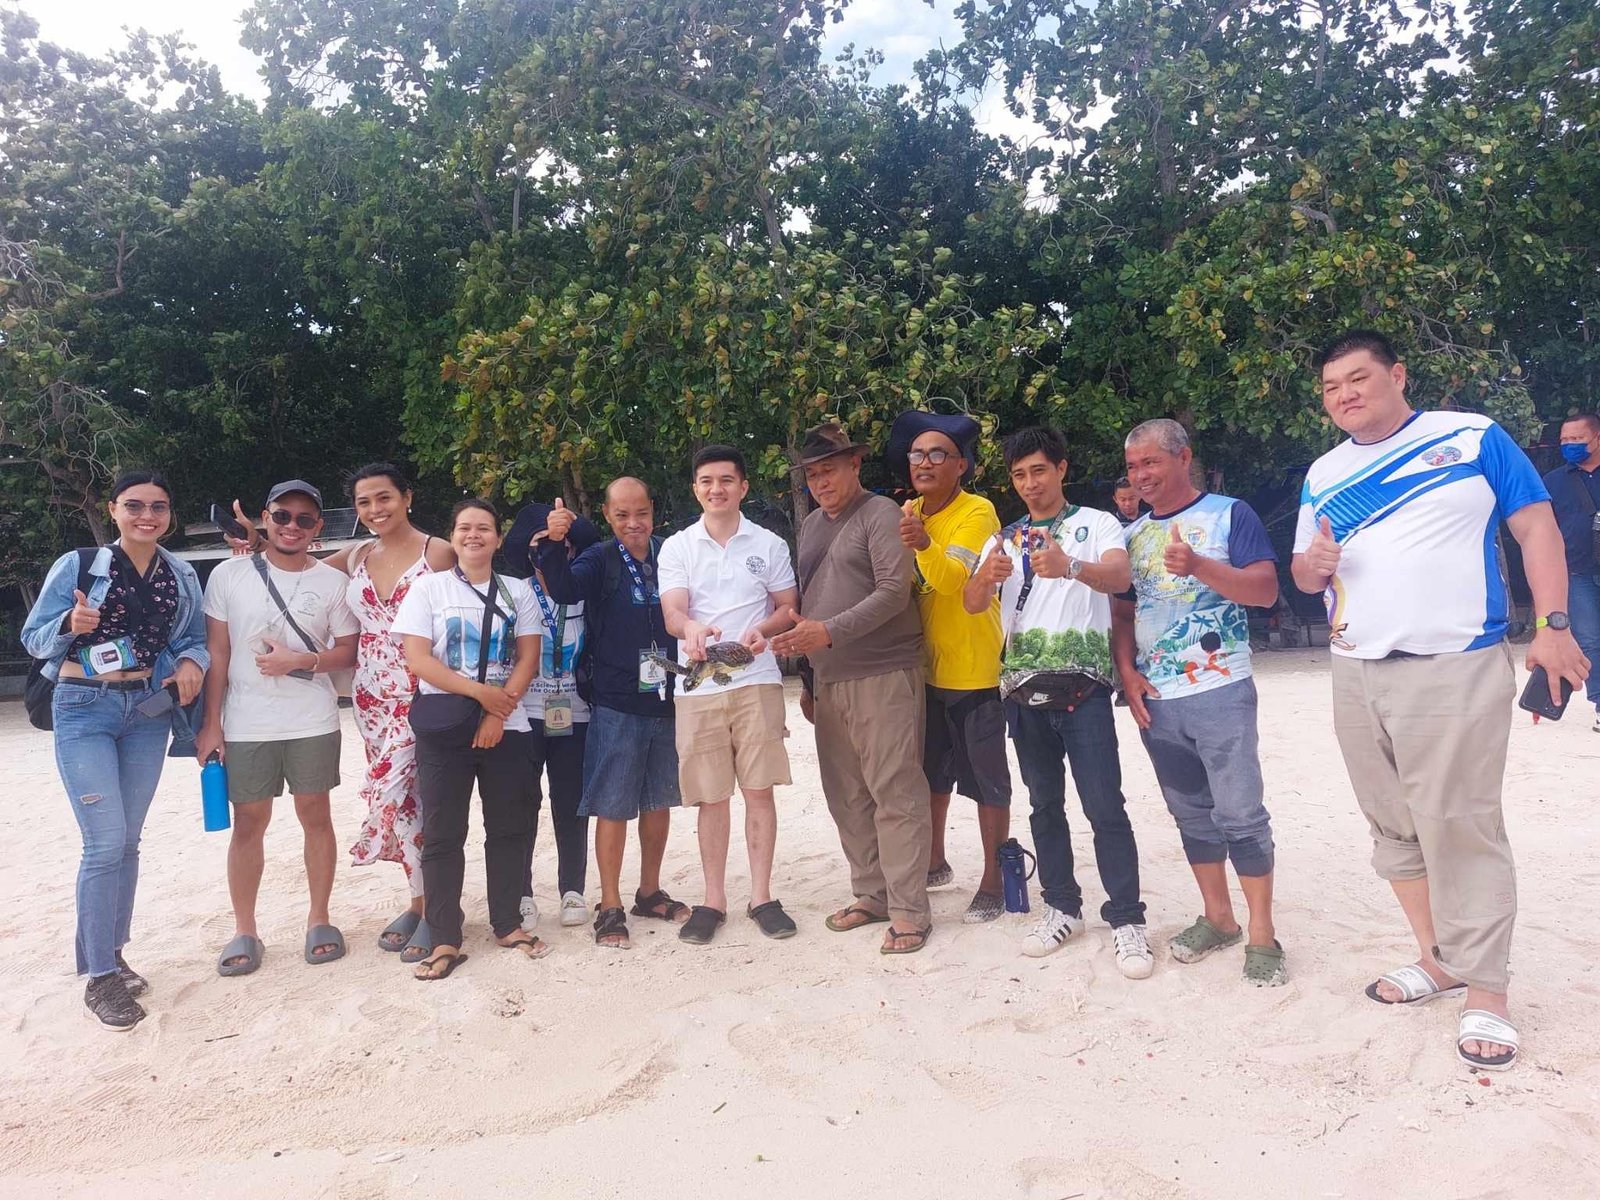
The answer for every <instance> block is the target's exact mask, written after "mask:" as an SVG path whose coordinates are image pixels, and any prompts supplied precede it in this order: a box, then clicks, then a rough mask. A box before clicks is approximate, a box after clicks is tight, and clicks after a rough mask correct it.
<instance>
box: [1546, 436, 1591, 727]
mask: <svg viewBox="0 0 1600 1200" xmlns="http://www.w3.org/2000/svg"><path fill="white" fill-rule="evenodd" d="M1561 457H1562V459H1563V460H1564V461H1563V462H1562V465H1561V466H1559V467H1557V468H1556V469H1555V470H1554V471H1551V472H1550V473H1549V474H1548V475H1546V476H1545V477H1544V486H1545V487H1546V488H1547V489H1548V490H1549V492H1550V503H1551V504H1552V505H1553V506H1554V507H1555V511H1556V524H1557V525H1559V526H1560V527H1561V540H1562V541H1563V542H1564V543H1565V544H1566V547H1567V612H1568V615H1569V616H1570V617H1571V619H1572V636H1573V637H1575V638H1577V639H1578V648H1579V649H1581V650H1582V651H1583V653H1584V654H1585V655H1586V656H1587V657H1588V659H1589V661H1590V662H1600V516H1597V515H1596V510H1597V508H1600V416H1597V415H1595V414H1594V413H1579V414H1578V415H1577V416H1575V417H1568V418H1567V419H1566V420H1565V421H1563V422H1562V423H1561ZM1585 686H1586V687H1587V689H1588V693H1587V694H1588V697H1589V703H1590V704H1593V705H1594V706H1595V717H1594V731H1595V732H1596V733H1600V671H1590V672H1589V678H1588V680H1587V682H1586V684H1585Z"/></svg>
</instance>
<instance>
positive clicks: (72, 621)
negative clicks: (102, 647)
mask: <svg viewBox="0 0 1600 1200" xmlns="http://www.w3.org/2000/svg"><path fill="white" fill-rule="evenodd" d="M72 599H73V601H74V603H73V605H72V611H71V612H69V613H68V614H67V629H68V631H69V632H71V633H93V632H94V631H95V630H96V629H99V628H100V610H99V609H98V608H94V607H92V606H91V605H90V604H89V597H87V596H85V595H84V594H83V593H82V592H80V591H79V590H78V589H77V588H73V589H72Z"/></svg>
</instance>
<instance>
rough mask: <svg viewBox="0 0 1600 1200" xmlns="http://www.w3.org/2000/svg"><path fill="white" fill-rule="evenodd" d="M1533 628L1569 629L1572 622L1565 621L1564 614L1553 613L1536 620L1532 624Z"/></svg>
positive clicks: (1565, 616) (1565, 615)
mask: <svg viewBox="0 0 1600 1200" xmlns="http://www.w3.org/2000/svg"><path fill="white" fill-rule="evenodd" d="M1533 627H1534V628H1535V629H1571V628H1572V622H1571V621H1570V620H1568V619H1567V614H1566V613H1564V612H1553V613H1546V614H1545V615H1544V616H1542V617H1538V618H1536V619H1535V620H1534V622H1533Z"/></svg>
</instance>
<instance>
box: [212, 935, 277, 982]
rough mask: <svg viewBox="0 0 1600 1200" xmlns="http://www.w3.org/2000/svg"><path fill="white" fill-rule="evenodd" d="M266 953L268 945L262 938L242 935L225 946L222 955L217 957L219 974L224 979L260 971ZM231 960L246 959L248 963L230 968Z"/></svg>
mask: <svg viewBox="0 0 1600 1200" xmlns="http://www.w3.org/2000/svg"><path fill="white" fill-rule="evenodd" d="M266 952H267V947H266V944H265V943H264V942H262V940H261V939H260V938H258V937H256V936H255V935H254V934H251V933H241V934H239V935H238V936H237V937H235V938H234V939H233V941H231V942H229V943H228V944H227V945H226V946H224V947H223V948H222V953H221V954H219V955H218V956H217V974H218V975H222V976H224V977H232V976H235V975H249V974H251V973H252V972H254V971H257V970H260V968H261V959H262V957H263V956H264V955H265V954H266ZM230 958H244V959H247V960H248V961H246V962H242V963H234V964H233V965H232V966H229V965H228V960H229V959H230Z"/></svg>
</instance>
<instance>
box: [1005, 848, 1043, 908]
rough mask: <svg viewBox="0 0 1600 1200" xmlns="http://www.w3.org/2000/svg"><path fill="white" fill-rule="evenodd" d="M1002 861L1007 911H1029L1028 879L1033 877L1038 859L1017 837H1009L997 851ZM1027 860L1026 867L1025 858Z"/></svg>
mask: <svg viewBox="0 0 1600 1200" xmlns="http://www.w3.org/2000/svg"><path fill="white" fill-rule="evenodd" d="M995 858H997V859H998V860H999V861H1000V882H1001V884H1003V885H1004V887H1005V893H1006V911H1007V912H1023V913H1025V912H1028V911H1029V909H1028V880H1029V879H1031V878H1032V877H1033V869H1034V866H1035V865H1036V864H1037V860H1035V859H1034V857H1033V855H1032V854H1030V853H1028V851H1026V850H1024V849H1023V848H1022V846H1021V844H1019V843H1018V841H1017V839H1016V838H1007V839H1006V840H1005V841H1004V842H1003V843H1002V844H1001V846H1000V849H998V850H996V851H995ZM1024 859H1026V860H1027V865H1026V867H1024V864H1023V860H1024Z"/></svg>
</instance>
